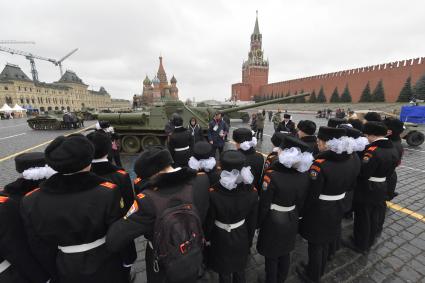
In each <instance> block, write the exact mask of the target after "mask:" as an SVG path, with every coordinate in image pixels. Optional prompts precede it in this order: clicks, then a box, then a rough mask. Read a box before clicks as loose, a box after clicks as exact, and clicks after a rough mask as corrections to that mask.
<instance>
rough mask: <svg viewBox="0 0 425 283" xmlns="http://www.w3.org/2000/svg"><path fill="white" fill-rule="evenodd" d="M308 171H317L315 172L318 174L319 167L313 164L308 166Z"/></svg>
mask: <svg viewBox="0 0 425 283" xmlns="http://www.w3.org/2000/svg"><path fill="white" fill-rule="evenodd" d="M310 169H311V170H314V171H317V172H320V167H319V166H317V165H314V164H313V165H311V166H310Z"/></svg>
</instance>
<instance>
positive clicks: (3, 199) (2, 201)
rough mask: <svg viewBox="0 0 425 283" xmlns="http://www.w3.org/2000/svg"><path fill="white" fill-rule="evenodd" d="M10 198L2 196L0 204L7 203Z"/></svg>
mask: <svg viewBox="0 0 425 283" xmlns="http://www.w3.org/2000/svg"><path fill="white" fill-rule="evenodd" d="M8 199H9V198H8V197H2V196H0V203H5V202H6V201H7V200H8Z"/></svg>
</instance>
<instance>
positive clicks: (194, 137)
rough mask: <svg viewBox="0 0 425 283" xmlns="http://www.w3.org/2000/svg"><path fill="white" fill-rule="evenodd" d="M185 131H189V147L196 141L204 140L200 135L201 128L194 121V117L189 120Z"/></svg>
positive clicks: (196, 121)
mask: <svg viewBox="0 0 425 283" xmlns="http://www.w3.org/2000/svg"><path fill="white" fill-rule="evenodd" d="M187 129H188V130H189V133H190V135H191V143H190V146H191V147H193V146H194V145H195V143H197V142H198V141H203V140H204V136H203V134H202V127H201V125H199V124H198V120H196V118H195V117H192V118H191V119H190V122H189V125H188V126H187Z"/></svg>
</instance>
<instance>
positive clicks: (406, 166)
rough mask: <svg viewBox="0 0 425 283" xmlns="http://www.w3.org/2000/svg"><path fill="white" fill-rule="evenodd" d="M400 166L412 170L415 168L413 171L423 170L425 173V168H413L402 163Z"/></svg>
mask: <svg viewBox="0 0 425 283" xmlns="http://www.w3.org/2000/svg"><path fill="white" fill-rule="evenodd" d="M400 167H402V168H406V169H410V170H413V171H418V172H423V173H425V170H421V169H416V168H412V167H409V166H404V165H400Z"/></svg>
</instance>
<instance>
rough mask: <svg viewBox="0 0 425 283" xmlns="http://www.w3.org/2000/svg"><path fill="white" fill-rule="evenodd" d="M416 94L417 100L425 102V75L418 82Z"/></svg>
mask: <svg viewBox="0 0 425 283" xmlns="http://www.w3.org/2000/svg"><path fill="white" fill-rule="evenodd" d="M414 94H415V96H416V98H417V99H423V100H425V74H423V75H422V77H420V78H419V80H418V81H417V82H416V84H415V92H414Z"/></svg>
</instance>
